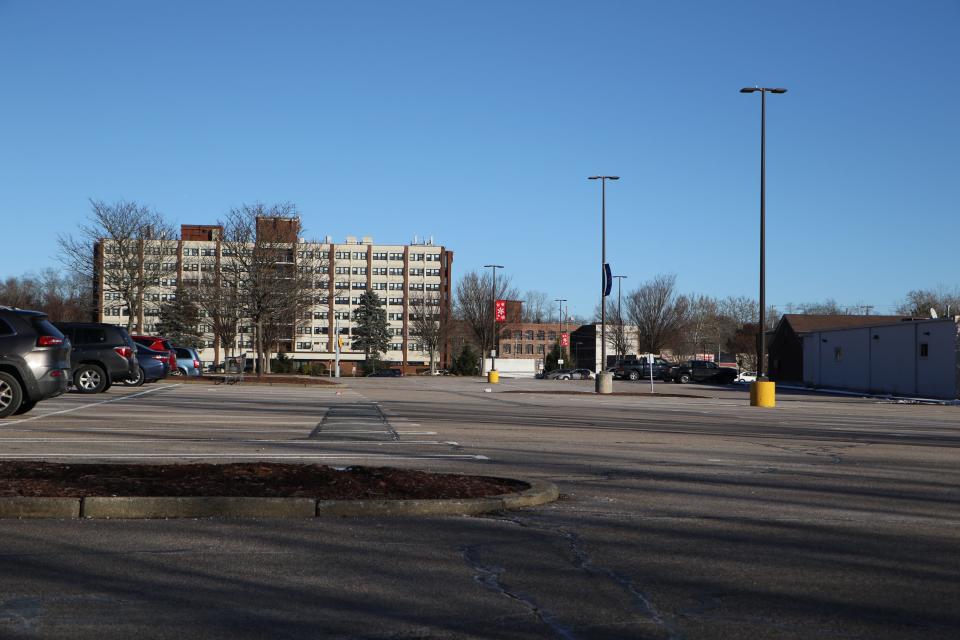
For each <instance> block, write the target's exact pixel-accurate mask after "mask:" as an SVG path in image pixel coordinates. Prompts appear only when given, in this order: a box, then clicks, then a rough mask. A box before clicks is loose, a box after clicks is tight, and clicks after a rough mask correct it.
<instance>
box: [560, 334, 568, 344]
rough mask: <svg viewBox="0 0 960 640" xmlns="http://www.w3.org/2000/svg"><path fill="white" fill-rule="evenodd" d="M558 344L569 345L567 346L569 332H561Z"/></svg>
mask: <svg viewBox="0 0 960 640" xmlns="http://www.w3.org/2000/svg"><path fill="white" fill-rule="evenodd" d="M560 346H561V347H569V346H570V334H569V333H561V334H560Z"/></svg>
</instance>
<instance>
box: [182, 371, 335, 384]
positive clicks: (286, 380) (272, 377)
mask: <svg viewBox="0 0 960 640" xmlns="http://www.w3.org/2000/svg"><path fill="white" fill-rule="evenodd" d="M165 380H166V382H187V383H190V382H205V383H211V382H224V381H229V382H231V383H232V382H234V381H236V380H237V376H235V375H229V376H227V375H224V374H222V373H206V374H204V375H202V376H198V377H196V378H187V377H185V376H172V377H169V378H165ZM237 382H238V384H300V385H304V386H315V385H316V386H323V385H337V384H339V383H338V382H334V381H332V380H330V379H328V378H318V377H316V376H291V375H282V374H267V375H265V376H263V377H261V378H258V377H257V376H255V375H244V376H243V380H241V381H237Z"/></svg>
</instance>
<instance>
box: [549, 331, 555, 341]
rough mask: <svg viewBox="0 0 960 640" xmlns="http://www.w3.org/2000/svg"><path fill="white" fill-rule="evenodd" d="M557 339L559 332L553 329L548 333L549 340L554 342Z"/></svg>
mask: <svg viewBox="0 0 960 640" xmlns="http://www.w3.org/2000/svg"><path fill="white" fill-rule="evenodd" d="M556 339H557V332H556V331H551V332H549V333H548V334H547V340H549V341H550V342H553V341H554V340H556Z"/></svg>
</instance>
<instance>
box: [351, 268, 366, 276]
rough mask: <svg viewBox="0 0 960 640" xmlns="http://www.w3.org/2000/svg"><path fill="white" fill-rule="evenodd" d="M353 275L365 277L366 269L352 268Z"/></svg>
mask: <svg viewBox="0 0 960 640" xmlns="http://www.w3.org/2000/svg"><path fill="white" fill-rule="evenodd" d="M353 275H355V276H365V275H367V268H366V267H354V268H353Z"/></svg>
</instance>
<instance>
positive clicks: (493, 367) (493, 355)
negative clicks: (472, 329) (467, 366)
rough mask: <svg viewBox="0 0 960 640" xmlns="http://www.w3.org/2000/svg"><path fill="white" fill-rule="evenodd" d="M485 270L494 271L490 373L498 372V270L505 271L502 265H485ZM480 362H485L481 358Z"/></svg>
mask: <svg viewBox="0 0 960 640" xmlns="http://www.w3.org/2000/svg"><path fill="white" fill-rule="evenodd" d="M483 268H484V269H492V270H493V296H492V297H491V300H490V318H491V319H493V326H492V329H493V333H491V334H490V342H491V343H492V345H493V348H492V349H491V351H490V371H496V370H497V313H496V306H497V269H503V265H502V264H485V265H483ZM480 362H483V358H482V357H481V359H480Z"/></svg>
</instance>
